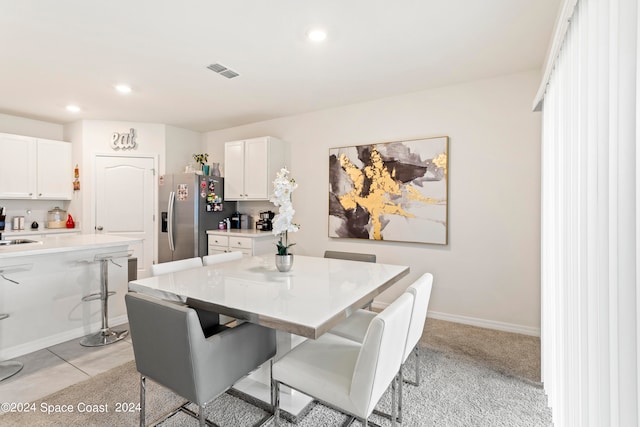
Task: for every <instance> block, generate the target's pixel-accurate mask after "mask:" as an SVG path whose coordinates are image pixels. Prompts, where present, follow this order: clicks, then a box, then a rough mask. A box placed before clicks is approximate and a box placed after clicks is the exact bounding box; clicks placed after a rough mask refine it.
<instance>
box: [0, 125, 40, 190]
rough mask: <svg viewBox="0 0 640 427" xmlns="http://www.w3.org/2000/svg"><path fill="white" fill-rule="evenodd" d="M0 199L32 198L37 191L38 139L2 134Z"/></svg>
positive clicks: (0, 141)
mask: <svg viewBox="0 0 640 427" xmlns="http://www.w3.org/2000/svg"><path fill="white" fill-rule="evenodd" d="M0 153H2V165H0V199H31V198H33V197H34V196H35V194H36V193H35V191H36V162H35V159H36V139H35V138H29V137H26V136H18V135H9V134H0Z"/></svg>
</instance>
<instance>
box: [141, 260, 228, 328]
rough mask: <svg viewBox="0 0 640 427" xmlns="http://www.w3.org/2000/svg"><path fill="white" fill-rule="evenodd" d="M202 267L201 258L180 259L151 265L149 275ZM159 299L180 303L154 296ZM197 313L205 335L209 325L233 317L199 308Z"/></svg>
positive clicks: (220, 322) (225, 321)
mask: <svg viewBox="0 0 640 427" xmlns="http://www.w3.org/2000/svg"><path fill="white" fill-rule="evenodd" d="M198 267H202V258H200V257H194V258H186V259H180V260H177V261H168V262H163V263H160V264H152V265H151V275H152V276H160V275H162V274H169V273H175V272H176V271H182V270H188V269H190V268H198ZM156 296H158V297H159V298H163V299H168V300H169V301H175V302H181V300H179V299H177V298H176V299H171V298H170V296H169V295H156ZM195 310H196V312H197V313H198V318H199V319H200V323H201V324H202V330H203V331H204V332H205V333H207V331H208V330H210V329H211V327H212V326H211V325H212V324H214V322H215V323H216V324H218V323H219V324H226V323H229V322H231V321H233V320H235V319H234V318H233V317H228V316H224V315H222V314H218V313H214V312H212V311H208V310H202V309H199V308H196V309H195Z"/></svg>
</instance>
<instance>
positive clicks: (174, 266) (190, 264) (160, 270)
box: [151, 257, 202, 276]
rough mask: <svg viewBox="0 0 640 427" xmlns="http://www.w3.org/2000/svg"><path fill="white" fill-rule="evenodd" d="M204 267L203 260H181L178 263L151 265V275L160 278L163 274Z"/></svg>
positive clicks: (197, 258)
mask: <svg viewBox="0 0 640 427" xmlns="http://www.w3.org/2000/svg"><path fill="white" fill-rule="evenodd" d="M197 267H202V258H200V257H194V258H187V259H180V260H177V261H169V262H162V263H160V264H152V265H151V275H152V276H159V275H161V274H168V273H174V272H176V271H180V270H186V269H189V268H197Z"/></svg>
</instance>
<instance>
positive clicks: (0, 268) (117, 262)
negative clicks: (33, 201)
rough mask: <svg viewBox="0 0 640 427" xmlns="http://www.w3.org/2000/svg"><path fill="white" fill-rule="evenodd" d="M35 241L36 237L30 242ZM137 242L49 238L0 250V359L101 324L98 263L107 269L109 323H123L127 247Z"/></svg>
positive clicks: (90, 236) (85, 236) (88, 236)
mask: <svg viewBox="0 0 640 427" xmlns="http://www.w3.org/2000/svg"><path fill="white" fill-rule="evenodd" d="M33 240H35V239H33ZM139 241H140V240H139V239H132V238H126V237H115V236H104V235H94V234H80V235H75V234H74V235H53V236H47V237H44V238H41V239H38V240H37V241H36V242H34V243H22V244H13V245H8V246H0V313H4V314H8V315H9V317H7V318H5V319H3V320H0V360H5V359H9V358H13V357H17V356H20V355H23V354H26V353H30V352H33V351H36V350H40V349H43V348H46V347H49V346H51V345H55V344H58V343H61V342H64V341H68V340H70V339H74V338H80V337H82V336H85V335H90V334H94V333H96V332H97V331H98V330H99V329H100V326H101V319H102V315H101V301H100V299H96V300H91V301H83V300H82V298H83V297H85V296H87V295H90V294H96V293H98V292H99V291H100V283H101V274H100V262H99V261H98V260H99V259H100V258H101V257H104V256H105V255H107V256H110V257H113V259H112V261H110V262H109V266H108V277H109V290H110V291H114V292H115V295H113V296H111V297H110V298H109V311H108V314H109V323H110V324H111V325H117V324H119V323H124V322H126V308H125V305H124V295H125V293H126V292H127V284H128V253H129V245H131V244H133V243H138V242H139Z"/></svg>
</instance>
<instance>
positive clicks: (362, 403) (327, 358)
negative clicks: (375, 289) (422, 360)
mask: <svg viewBox="0 0 640 427" xmlns="http://www.w3.org/2000/svg"><path fill="white" fill-rule="evenodd" d="M412 305H413V296H412V295H411V294H409V293H405V294H403V295H401V296H400V298H398V299H397V300H396V301H394V302H393V303H392V304H391V305H389V306H388V307H387V308H386V309H385V310H384V311H383V312H381V313H379V314H377V315H376V316H375V318H374V319H373V320H371V322H370V323H369V327H368V329H367V333H366V334H365V337H364V340H363V341H362V343H359V342H356V341H353V340H350V339H347V338H343V337H340V336H337V335H334V334H324V335H322V336H321V337H320V338H318V339H316V340H307V341H305V342H303V343H302V344H300V345H299V346H297V347H295V348H294V349H293V350H291V351H290V352H289V353H287V354H285V355H284V356H282V358H281V359H280V360H278V361H276V362H274V363H273V367H272V378H273V396H274V397H275V402H274V403H275V411H274V422H275V425H276V426H277V425H278V421H279V416H280V404H279V399H278V395H279V393H278V392H279V388H280V384H283V385H287V386H289V387H291V388H294V389H296V390H299V391H301V392H302V393H305V394H307V395H309V396H312V397H314V398H316V399H317V400H319V401H321V402H323V403H325V404H327V405H329V406H332V407H334V408H336V409H337V410H339V411H341V412H344V413H347V414H350V415H352V416H354V417H356V418H358V419H359V420H360V422H361V423H362V425H363V426H365V427H366V426H367V425H368V418H369V415H371V413H372V412H373V409H374V408H375V406H376V404H377V403H378V401H379V400H380V398H381V397H382V395H383V394H384V392H385V391H386V390H387V388H388V387H389V385H390V384H391V385H392V389H393V390H392V412H393V414H392V423H393V425H395V420H396V404H395V380H396V378H397V373H398V371H399V370H400V364H401V363H402V356H403V354H402V350H403V349H404V347H405V344H406V341H407V334H408V330H409V319H410V317H411V306H412Z"/></svg>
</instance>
